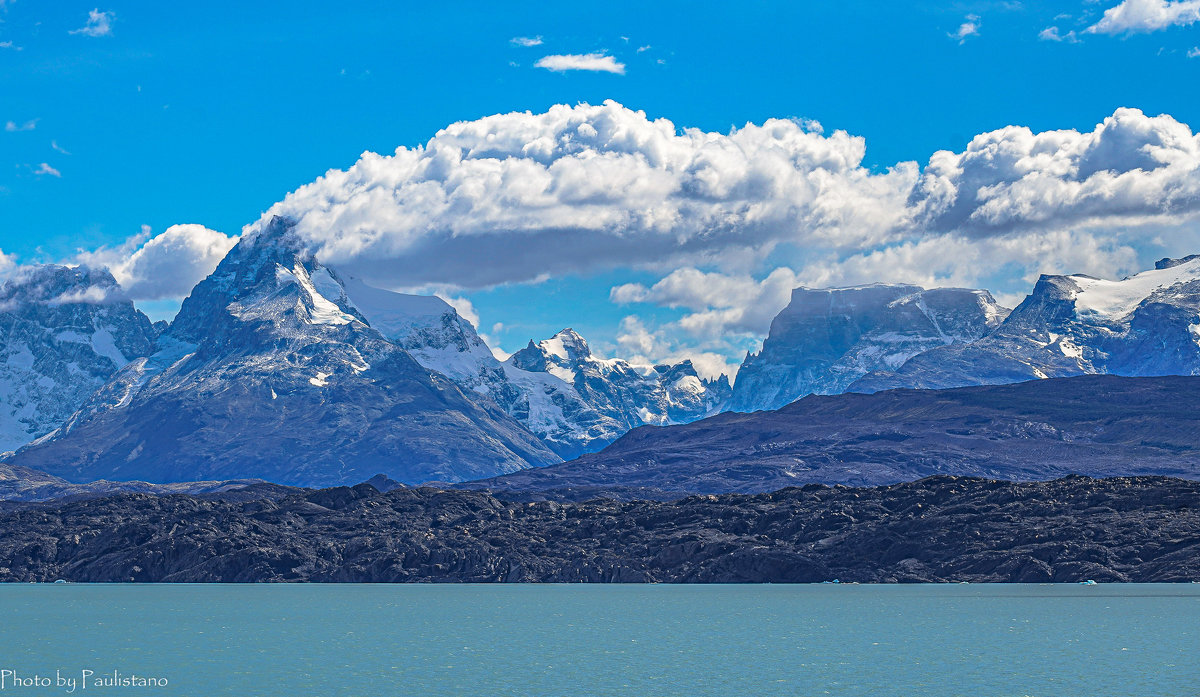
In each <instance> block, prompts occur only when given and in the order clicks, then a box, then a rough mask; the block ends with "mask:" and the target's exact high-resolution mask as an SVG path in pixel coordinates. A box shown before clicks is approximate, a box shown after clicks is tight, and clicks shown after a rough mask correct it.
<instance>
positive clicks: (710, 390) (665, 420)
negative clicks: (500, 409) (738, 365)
mask: <svg viewBox="0 0 1200 697" xmlns="http://www.w3.org/2000/svg"><path fill="white" fill-rule="evenodd" d="M505 362H506V363H507V364H508V365H509V366H512V367H514V368H519V369H521V370H523V371H526V372H530V373H538V374H543V375H550V376H553V377H555V378H558V379H559V380H561V381H562V382H563V383H565V384H567V385H570V386H571V388H572V389H573V390H574V391H575V393H576V394H578V395H579V396H580V397H581V398H582V400H583V401H584V402H585V403H586V404H587V405H589V406H590V407H591V408H592V409H594V410H595V411H596V412H598V413H599V414H600V415H601V416H602V417H604V418H605V419H606V420H607V421H608V422H610V423H612V424H615V428H616V430H615V433H614V435H613V437H614V438H615V437H616V436H617V435H620V434H621V433H624V432H625V431H628V430H629V429H631V428H637V427H638V426H643V425H646V424H656V425H664V424H673V423H688V422H691V421H695V420H696V419H700V418H703V417H704V416H707V415H709V414H712V413H715V412H717V411H720V410H721V409H722V408H723V407H724V405H725V403H726V402H727V401H728V398H729V393H730V388H729V381H728V380H727V379H726V378H725V377H724V376H722V377H721V378H718V379H716V380H706V379H703V378H701V377H700V376H699V374H697V373H696V369H695V367H694V366H693V365H692V363H691V361H683V362H681V363H677V364H673V365H667V364H664V365H656V366H649V365H635V364H632V363H629V362H628V361H624V360H621V359H619V358H599V357H597V356H595V355H593V354H592V350H591V348H590V347H588V344H587V341H585V340H584V338H583V337H582V336H580V335H579V334H578V333H576V332H575V331H574V330H573V329H564V330H562V331H561V332H559V333H557V334H555V335H554V336H552V337H550V338H549V339H546V340H544V341H540V342H536V343H535V342H533V341H530V342H529V345H528V346H526V347H525V348H523V349H521V350H520V351H517V352H516V353H514V354H513V355H511V356H509V358H508V360H507V361H505Z"/></svg>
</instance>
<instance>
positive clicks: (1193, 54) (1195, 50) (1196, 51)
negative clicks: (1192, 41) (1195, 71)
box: [1187, 46, 1200, 58]
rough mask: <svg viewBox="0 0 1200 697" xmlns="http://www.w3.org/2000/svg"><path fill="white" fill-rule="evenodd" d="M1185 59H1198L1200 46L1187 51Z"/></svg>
mask: <svg viewBox="0 0 1200 697" xmlns="http://www.w3.org/2000/svg"><path fill="white" fill-rule="evenodd" d="M1187 57H1188V58H1200V46H1193V47H1192V48H1190V49H1188V52H1187Z"/></svg>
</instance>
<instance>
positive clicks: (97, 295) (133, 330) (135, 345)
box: [0, 265, 157, 452]
mask: <svg viewBox="0 0 1200 697" xmlns="http://www.w3.org/2000/svg"><path fill="white" fill-rule="evenodd" d="M156 336H157V332H156V331H155V329H154V327H153V326H152V325H151V324H150V320H149V319H148V318H147V317H146V316H145V315H143V314H142V313H141V312H139V311H138V310H136V309H135V308H134V307H133V303H131V302H130V301H129V300H127V299H125V297H124V296H123V295H122V293H121V290H120V288H119V287H118V286H117V282H116V280H115V279H113V277H112V275H111V274H109V273H108V272H107V271H103V270H96V269H89V268H87V267H84V266H79V267H74V268H70V267H66V266H57V265H45V266H36V267H30V268H28V269H24V270H22V271H21V272H19V273H18V274H17V276H16V277H14V278H12V279H9V280H8V281H6V282H5V283H4V285H3V286H0V452H3V451H6V450H13V449H16V448H18V447H20V446H22V445H24V444H25V443H27V442H29V441H31V440H33V439H35V438H38V437H40V436H43V435H45V434H47V433H49V432H50V431H53V430H54V429H55V428H57V427H58V425H59V424H61V423H62V422H63V421H65V420H66V419H67V417H69V416H70V415H71V414H72V413H73V412H74V411H75V410H76V409H78V408H79V407H80V405H82V404H83V403H84V401H86V400H87V398H88V397H89V396H90V395H91V394H92V393H93V392H95V391H96V389H97V388H99V387H100V386H101V385H103V384H104V383H105V381H107V380H108V379H109V378H110V377H111V376H112V375H113V374H114V373H116V372H117V370H118V369H119V368H121V367H122V366H124V365H125V364H127V363H128V362H129V361H131V360H133V359H135V358H138V357H140V356H146V355H149V354H150V353H151V352H152V351H153V350H154V340H155V337H156Z"/></svg>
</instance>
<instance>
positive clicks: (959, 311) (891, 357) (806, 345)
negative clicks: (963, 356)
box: [729, 284, 1008, 411]
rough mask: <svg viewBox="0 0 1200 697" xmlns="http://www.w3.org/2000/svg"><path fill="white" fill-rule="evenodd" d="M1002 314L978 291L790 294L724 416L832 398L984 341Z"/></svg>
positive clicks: (896, 288)
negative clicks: (912, 362)
mask: <svg viewBox="0 0 1200 697" xmlns="http://www.w3.org/2000/svg"><path fill="white" fill-rule="evenodd" d="M1007 313H1008V310H1007V309H1006V308H1003V307H1001V306H1000V305H999V304H997V303H996V301H995V300H994V299H993V298H992V296H991V294H989V293H988V292H987V291H985V290H969V289H963V288H934V289H932V290H925V289H924V288H921V287H919V286H914V285H884V284H874V285H868V286H857V287H853V288H825V289H809V288H797V289H795V290H794V291H792V299H791V302H790V303H788V306H787V307H786V308H784V309H783V311H782V312H780V313H779V314H778V315H777V316H776V317H775V319H774V320H773V321H772V322H771V331H770V334H769V335H768V336H767V338H766V339H765V340H764V341H763V346H762V350H761V351H759V352H758V353H756V354H747V355H746V359H745V360H744V361H743V362H742V366H741V369H740V370H738V374H737V381H736V382H735V383H734V385H733V397H732V399H731V400H730V403H729V409H731V410H733V411H757V410H759V409H778V408H779V407H782V406H783V405H785V404H787V403H789V402H792V401H795V400H797V399H799V398H800V397H803V396H804V395H807V394H837V393H839V392H843V391H845V390H846V388H847V387H848V386H849V385H850V383H852V382H854V381H855V380H857V379H858V378H860V377H862V376H863V375H866V374H867V373H870V372H872V371H876V370H879V371H890V370H895V369H896V368H899V367H900V366H901V365H903V364H904V362H905V361H907V360H908V359H910V358H912V357H913V356H915V355H917V354H919V353H923V352H925V351H928V350H930V349H933V348H936V347H940V346H945V345H947V344H950V345H955V344H964V343H970V342H972V341H975V340H976V339H979V338H980V337H982V336H984V335H985V334H987V333H988V332H990V331H991V330H992V329H994V328H995V327H996V326H997V325H999V324H1000V321H1001V320H1003V319H1004V316H1005V315H1006V314H1007Z"/></svg>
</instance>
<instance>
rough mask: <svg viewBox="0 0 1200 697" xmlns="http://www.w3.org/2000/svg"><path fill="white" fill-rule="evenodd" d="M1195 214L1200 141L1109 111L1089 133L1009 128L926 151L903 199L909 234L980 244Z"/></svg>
mask: <svg viewBox="0 0 1200 697" xmlns="http://www.w3.org/2000/svg"><path fill="white" fill-rule="evenodd" d="M1198 213H1200V137H1198V136H1197V135H1195V134H1193V133H1192V132H1191V130H1190V129H1189V128H1188V126H1187V125H1185V124H1182V123H1180V122H1178V121H1176V120H1175V119H1173V118H1172V117H1170V116H1166V115H1162V116H1154V117H1150V116H1146V115H1145V114H1143V113H1142V112H1141V111H1139V110H1137V109H1117V110H1116V112H1114V113H1113V115H1112V116H1110V117H1108V118H1106V119H1104V121H1103V122H1102V123H1100V124H1099V125H1097V126H1096V128H1095V129H1094V130H1092V131H1091V132H1088V133H1080V132H1078V131H1074V130H1062V131H1045V132H1042V133H1033V132H1032V131H1031V130H1030V129H1028V128H1024V127H1018V126H1009V127H1006V128H1002V129H999V130H996V131H991V132H989V133H983V134H980V135H978V136H975V138H974V139H972V140H971V142H970V143H969V144H968V146H967V148H966V150H965V151H963V152H961V153H952V152H948V151H940V152H936V153H934V154H933V156H932V157H930V159H929V164H928V165H927V166H926V168H925V171H924V172H923V173H922V175H921V178H920V181H919V182H918V184H917V186H916V187H915V188H914V189H913V192H912V196H911V197H910V210H909V215H911V216H912V219H911V224H912V225H913V226H915V227H916V228H917V229H924V230H931V231H936V232H952V231H953V232H957V233H959V234H963V235H968V236H973V237H978V236H988V235H995V234H1007V233H1014V232H1021V231H1037V230H1053V229H1058V228H1063V227H1068V226H1096V225H1099V226H1114V225H1138V224H1147V223H1153V222H1161V221H1164V220H1167V221H1175V222H1182V221H1184V220H1187V219H1190V218H1193V217H1195V216H1196V215H1197V214H1198Z"/></svg>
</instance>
